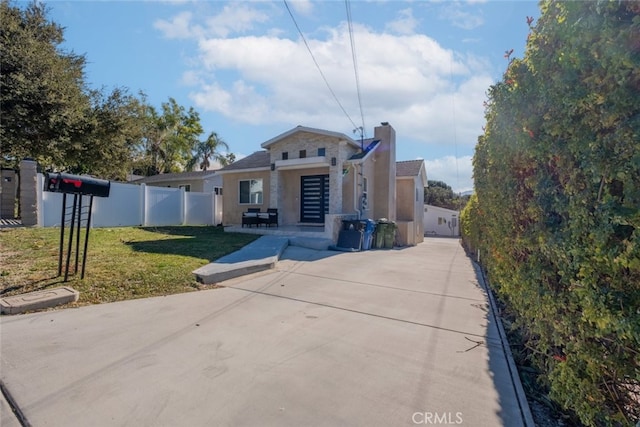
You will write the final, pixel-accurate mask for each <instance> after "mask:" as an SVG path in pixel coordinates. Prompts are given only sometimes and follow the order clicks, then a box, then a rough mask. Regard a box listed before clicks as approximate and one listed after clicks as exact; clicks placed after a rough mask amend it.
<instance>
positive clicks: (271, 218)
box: [242, 208, 278, 227]
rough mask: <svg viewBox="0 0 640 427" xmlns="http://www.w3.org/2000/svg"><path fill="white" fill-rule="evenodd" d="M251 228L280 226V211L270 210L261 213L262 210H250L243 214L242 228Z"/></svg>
mask: <svg viewBox="0 0 640 427" xmlns="http://www.w3.org/2000/svg"><path fill="white" fill-rule="evenodd" d="M245 225H246V226H247V227H251V226H253V225H255V226H256V227H259V226H261V225H264V226H265V227H271V226H272V225H275V226H276V227H277V226H278V209H275V208H269V209H267V211H266V212H260V208H248V209H247V212H243V213H242V226H243V227H244V226H245Z"/></svg>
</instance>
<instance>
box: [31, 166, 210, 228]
mask: <svg viewBox="0 0 640 427" xmlns="http://www.w3.org/2000/svg"><path fill="white" fill-rule="evenodd" d="M43 187H44V176H43V175H42V174H38V225H39V226H41V227H57V226H60V222H61V220H62V198H63V197H64V195H63V194H61V193H51V192H48V191H44V190H43ZM72 204H73V197H72V196H71V195H68V196H67V207H66V209H67V212H71V206H72ZM82 206H83V218H84V216H85V215H86V213H87V212H88V209H89V197H88V196H84V197H82ZM69 218H70V214H68V215H67V221H68V220H69ZM221 223H222V196H217V195H215V194H214V193H196V192H188V191H184V189H179V188H165V187H152V186H147V185H145V184H140V185H138V184H125V183H120V182H112V183H111V190H110V193H109V197H94V198H93V207H92V218H91V226H92V227H126V226H140V225H141V226H152V227H153V226H163V225H218V224H221Z"/></svg>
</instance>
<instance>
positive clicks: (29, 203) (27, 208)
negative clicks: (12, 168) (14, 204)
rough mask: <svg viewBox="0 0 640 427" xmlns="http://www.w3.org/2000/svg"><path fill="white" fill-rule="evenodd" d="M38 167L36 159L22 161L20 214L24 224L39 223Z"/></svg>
mask: <svg viewBox="0 0 640 427" xmlns="http://www.w3.org/2000/svg"><path fill="white" fill-rule="evenodd" d="M37 169H38V164H37V163H36V161H35V160H31V159H25V160H23V161H21V162H20V216H21V217H22V224H23V225H38V189H37V186H38V173H37Z"/></svg>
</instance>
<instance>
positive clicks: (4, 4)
mask: <svg viewBox="0 0 640 427" xmlns="http://www.w3.org/2000/svg"><path fill="white" fill-rule="evenodd" d="M46 13H47V9H46V7H45V5H44V4H42V3H38V2H33V3H30V4H29V5H28V6H27V7H26V8H25V9H20V8H17V7H12V6H11V5H10V3H9V1H8V0H1V1H0V22H2V26H0V63H1V64H2V73H0V110H1V111H2V120H0V140H1V141H2V160H3V161H4V162H5V163H9V164H11V165H15V164H17V163H18V162H19V161H20V160H21V159H22V158H25V157H32V158H35V159H36V160H38V161H39V162H40V163H41V164H44V165H49V166H56V165H64V164H65V163H67V156H68V153H73V152H75V151H76V149H77V148H78V146H79V145H81V143H82V142H81V140H82V138H81V136H82V135H83V134H84V132H85V131H86V126H87V121H86V116H87V114H88V112H89V110H90V98H89V96H88V95H87V94H86V93H85V91H84V89H85V82H84V75H83V69H84V65H85V58H84V56H82V55H76V54H73V53H68V52H64V51H62V50H60V49H59V47H58V46H59V45H60V44H61V43H62V41H63V40H64V39H63V29H62V28H61V27H60V26H59V25H57V24H55V23H53V22H50V21H48V20H47V18H46Z"/></svg>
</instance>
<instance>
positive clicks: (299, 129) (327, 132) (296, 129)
mask: <svg viewBox="0 0 640 427" xmlns="http://www.w3.org/2000/svg"><path fill="white" fill-rule="evenodd" d="M299 132H307V133H315V134H317V135H324V136H330V137H332V138H337V139H343V140H345V141H347V142H348V143H349V144H351V145H353V146H355V147H360V143H359V142H356V141H354V140H353V139H351V138H350V137H348V136H347V135H345V134H344V133H340V132H333V131H330V130H324V129H316V128H310V127H306V126H296V127H294V128H293V129H290V130H288V131H286V132H284V133H281V134H280V135H278V136H276V137H273V138H271V139H270V140H268V141H265V142H263V143H262V144H261V145H260V146H261V147H262V148H269V147H270V146H271V145H273V144H275V143H277V142H278V141H281V140H283V139H285V138H287V137H289V136H291V135H294V134H296V133H299Z"/></svg>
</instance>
